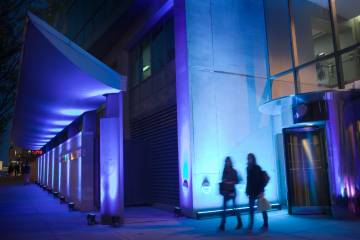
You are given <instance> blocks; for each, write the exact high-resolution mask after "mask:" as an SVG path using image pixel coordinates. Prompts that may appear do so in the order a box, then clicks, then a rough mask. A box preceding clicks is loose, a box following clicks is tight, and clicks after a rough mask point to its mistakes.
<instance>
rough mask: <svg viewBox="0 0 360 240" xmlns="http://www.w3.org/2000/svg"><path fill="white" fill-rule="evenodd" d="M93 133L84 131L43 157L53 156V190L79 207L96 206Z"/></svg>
mask: <svg viewBox="0 0 360 240" xmlns="http://www.w3.org/2000/svg"><path fill="white" fill-rule="evenodd" d="M93 148H94V136H93V133H92V132H81V133H78V134H76V135H75V136H74V137H72V138H70V139H68V140H66V141H65V142H63V143H61V144H60V145H59V146H57V147H55V148H53V149H51V150H50V151H49V152H47V153H45V154H44V155H43V156H44V159H47V158H49V160H51V158H52V157H51V156H53V162H54V164H52V161H49V162H51V165H50V167H51V166H54V167H53V168H52V169H53V172H51V175H50V177H49V180H48V181H49V183H50V184H53V185H54V187H53V188H54V190H55V191H58V192H60V193H61V195H63V196H65V198H66V200H67V201H73V202H74V203H75V206H76V208H77V209H79V210H82V211H90V210H93V209H94V162H93V160H94V156H93V153H94V150H93Z"/></svg>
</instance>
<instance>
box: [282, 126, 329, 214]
mask: <svg viewBox="0 0 360 240" xmlns="http://www.w3.org/2000/svg"><path fill="white" fill-rule="evenodd" d="M283 132H284V142H285V161H286V175H287V186H288V203H289V213H290V214H320V213H328V212H329V209H330V196H329V182H328V173H327V154H326V138H325V132H324V128H323V127H301V128H286V129H283Z"/></svg>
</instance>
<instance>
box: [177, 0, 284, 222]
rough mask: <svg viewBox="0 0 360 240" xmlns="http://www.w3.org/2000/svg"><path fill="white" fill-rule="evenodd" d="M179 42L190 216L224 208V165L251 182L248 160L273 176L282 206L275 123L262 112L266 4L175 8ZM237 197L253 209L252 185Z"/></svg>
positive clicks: (192, 2) (271, 190)
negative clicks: (253, 158) (247, 194)
mask: <svg viewBox="0 0 360 240" xmlns="http://www.w3.org/2000/svg"><path fill="white" fill-rule="evenodd" d="M184 12H185V14H184ZM175 38H176V70H177V73H176V74H177V104H178V125H179V126H178V128H179V130H178V135H179V161H180V163H179V164H180V165H179V169H180V186H182V187H181V188H182V189H181V193H180V195H181V206H182V208H183V209H184V211H185V213H186V214H187V215H192V214H193V213H194V212H195V211H198V210H204V209H215V208H220V207H221V203H222V198H221V196H220V195H219V194H218V183H219V182H220V181H221V174H222V170H223V165H224V159H225V157H226V156H231V157H232V158H233V162H234V167H235V168H236V169H237V170H238V171H239V172H240V174H241V175H242V177H243V178H244V179H246V156H247V153H249V152H253V153H255V155H256V156H257V158H258V162H259V164H260V165H261V166H262V167H263V168H264V169H265V170H266V171H268V173H269V175H270V177H271V179H272V180H271V181H270V183H269V186H268V187H267V192H266V195H267V197H268V199H269V200H271V201H277V199H278V196H277V180H276V179H277V177H276V163H275V156H274V154H275V153H274V150H273V138H272V127H271V118H270V117H269V116H266V115H263V114H261V113H260V112H259V110H258V107H259V105H260V104H261V103H262V102H263V101H264V100H265V99H266V98H267V95H268V94H269V88H268V84H267V80H266V77H267V61H266V58H267V56H266V37H265V21H264V9H263V5H262V1H251V0H244V1H235V0H234V1H215V0H213V1H211V0H206V1H196V0H187V1H185V4H184V3H183V2H182V1H175ZM205 179H207V180H208V181H209V182H210V185H209V186H205V185H202V183H204V182H206V181H204V180H205ZM185 180H186V181H187V182H188V183H189V184H188V186H186V183H185ZM237 189H238V192H239V194H238V199H237V200H238V203H241V204H245V203H247V198H246V197H245V194H244V191H245V181H244V182H243V184H240V185H238V186H237Z"/></svg>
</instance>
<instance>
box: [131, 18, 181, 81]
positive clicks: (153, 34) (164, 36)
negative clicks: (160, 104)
mask: <svg viewBox="0 0 360 240" xmlns="http://www.w3.org/2000/svg"><path fill="white" fill-rule="evenodd" d="M173 25H174V24H173V19H172V18H169V19H164V20H162V21H160V22H159V24H158V25H157V26H155V27H154V28H153V29H151V30H150V31H149V32H148V33H147V34H146V36H145V37H144V38H143V39H142V40H141V41H139V43H138V44H137V46H135V47H133V48H132V49H131V51H130V57H129V60H130V64H129V66H130V87H135V86H137V85H138V84H139V83H140V82H141V81H142V80H145V79H147V78H149V77H150V76H151V75H153V74H155V73H157V72H159V71H160V70H161V69H163V67H164V66H165V65H166V64H167V63H168V62H170V61H172V60H173V59H174V57H175V46H174V27H173Z"/></svg>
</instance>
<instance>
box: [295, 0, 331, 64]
mask: <svg viewBox="0 0 360 240" xmlns="http://www.w3.org/2000/svg"><path fill="white" fill-rule="evenodd" d="M291 13H292V15H293V23H294V26H293V29H292V32H293V34H292V36H293V45H294V46H293V47H294V50H295V53H296V54H295V56H294V57H295V64H296V65H301V64H304V63H306V62H309V61H312V60H314V59H316V58H319V57H321V56H324V55H328V54H330V53H333V51H334V48H333V39H332V29H331V21H330V11H329V4H328V0H307V1H306V0H293V1H291Z"/></svg>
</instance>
